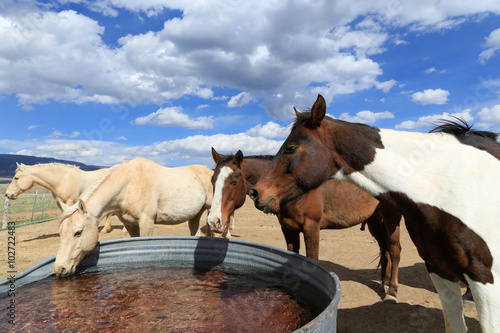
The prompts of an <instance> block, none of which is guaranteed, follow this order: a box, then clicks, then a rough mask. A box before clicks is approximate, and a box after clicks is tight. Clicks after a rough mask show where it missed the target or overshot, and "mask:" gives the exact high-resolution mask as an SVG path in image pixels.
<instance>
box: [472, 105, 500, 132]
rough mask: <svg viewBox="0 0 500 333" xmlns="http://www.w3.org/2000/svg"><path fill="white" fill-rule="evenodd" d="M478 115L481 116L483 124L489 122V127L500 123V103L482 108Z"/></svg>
mask: <svg viewBox="0 0 500 333" xmlns="http://www.w3.org/2000/svg"><path fill="white" fill-rule="evenodd" d="M477 115H478V116H479V119H481V121H482V122H483V124H484V123H486V124H488V126H487V127H489V126H492V125H495V124H500V104H497V105H495V106H493V107H491V108H487V107H485V108H482V109H481V111H479V112H478V114H477ZM483 127H484V126H483Z"/></svg>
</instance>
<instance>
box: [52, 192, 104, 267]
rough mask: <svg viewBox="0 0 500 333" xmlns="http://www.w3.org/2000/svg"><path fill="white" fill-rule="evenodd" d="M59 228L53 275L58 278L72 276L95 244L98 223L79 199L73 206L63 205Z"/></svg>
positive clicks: (97, 234)
mask: <svg viewBox="0 0 500 333" xmlns="http://www.w3.org/2000/svg"><path fill="white" fill-rule="evenodd" d="M64 208H65V209H64V212H63V215H62V218H61V224H60V226H59V235H60V243H59V250H58V251H57V255H56V261H55V263H54V268H53V273H54V274H55V275H57V276H59V277H63V276H68V275H72V274H74V273H75V269H76V266H77V265H78V264H79V263H80V261H82V259H83V257H84V256H85V255H86V254H87V253H88V252H90V251H92V249H94V247H95V246H96V244H97V241H98V238H99V230H98V221H96V220H95V219H94V218H92V216H90V214H89V213H88V212H87V208H86V206H85V203H84V202H83V201H82V200H81V199H80V200H79V201H78V203H76V204H75V205H73V206H71V207H68V206H66V205H64Z"/></svg>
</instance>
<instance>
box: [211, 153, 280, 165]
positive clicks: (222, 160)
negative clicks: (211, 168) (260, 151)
mask: <svg viewBox="0 0 500 333" xmlns="http://www.w3.org/2000/svg"><path fill="white" fill-rule="evenodd" d="M243 158H244V159H251V158H253V159H260V160H268V161H271V160H272V159H273V158H274V156H273V155H250V156H244V157H243ZM233 159H234V154H228V155H221V158H220V160H219V162H218V163H217V165H220V164H224V163H227V162H228V161H232V160H233Z"/></svg>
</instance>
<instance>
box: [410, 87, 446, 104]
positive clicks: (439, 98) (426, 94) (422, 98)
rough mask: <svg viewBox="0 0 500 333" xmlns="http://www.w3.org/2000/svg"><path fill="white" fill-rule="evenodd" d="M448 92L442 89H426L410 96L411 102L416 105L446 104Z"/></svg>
mask: <svg viewBox="0 0 500 333" xmlns="http://www.w3.org/2000/svg"><path fill="white" fill-rule="evenodd" d="M449 95H450V92H449V91H447V90H443V89H426V90H424V91H418V92H416V93H414V94H413V95H411V100H412V101H413V102H415V103H417V104H423V105H428V104H446V102H447V101H448V96H449Z"/></svg>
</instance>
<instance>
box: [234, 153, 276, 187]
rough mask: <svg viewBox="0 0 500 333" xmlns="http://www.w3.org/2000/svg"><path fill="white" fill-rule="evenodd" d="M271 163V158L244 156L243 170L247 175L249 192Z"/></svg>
mask: <svg viewBox="0 0 500 333" xmlns="http://www.w3.org/2000/svg"><path fill="white" fill-rule="evenodd" d="M270 163H271V159H267V158H256V157H255V156H248V157H244V158H243V163H241V171H242V173H243V174H244V176H245V181H246V184H247V192H248V191H249V190H250V189H251V188H252V187H253V185H255V184H256V183H257V181H258V180H259V178H260V176H261V175H262V174H263V173H264V170H266V168H267V166H268V165H269V164H270Z"/></svg>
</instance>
